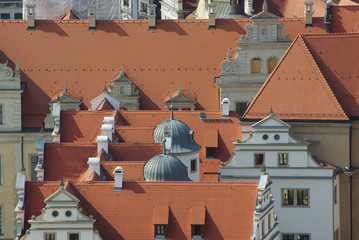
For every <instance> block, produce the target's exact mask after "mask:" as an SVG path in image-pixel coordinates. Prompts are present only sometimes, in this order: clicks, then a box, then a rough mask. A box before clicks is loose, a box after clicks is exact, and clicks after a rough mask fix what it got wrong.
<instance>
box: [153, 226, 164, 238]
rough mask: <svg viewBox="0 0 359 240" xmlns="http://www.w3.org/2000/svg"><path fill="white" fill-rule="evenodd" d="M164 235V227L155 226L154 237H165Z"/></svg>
mask: <svg viewBox="0 0 359 240" xmlns="http://www.w3.org/2000/svg"><path fill="white" fill-rule="evenodd" d="M165 235H166V225H155V236H156V237H160V236H165Z"/></svg>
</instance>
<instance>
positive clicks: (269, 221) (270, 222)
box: [268, 213, 272, 231]
mask: <svg viewBox="0 0 359 240" xmlns="http://www.w3.org/2000/svg"><path fill="white" fill-rule="evenodd" d="M271 217H272V215H271V213H268V231H269V230H270V229H271V228H272V221H271Z"/></svg>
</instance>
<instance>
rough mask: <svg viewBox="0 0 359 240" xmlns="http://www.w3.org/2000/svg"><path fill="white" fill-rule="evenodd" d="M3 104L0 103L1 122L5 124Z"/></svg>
mask: <svg viewBox="0 0 359 240" xmlns="http://www.w3.org/2000/svg"><path fill="white" fill-rule="evenodd" d="M3 112H4V110H3V105H0V124H4V120H3Z"/></svg>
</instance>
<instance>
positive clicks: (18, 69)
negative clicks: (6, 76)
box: [14, 59, 20, 77]
mask: <svg viewBox="0 0 359 240" xmlns="http://www.w3.org/2000/svg"><path fill="white" fill-rule="evenodd" d="M14 73H15V75H14V77H20V68H19V62H18V61H17V59H16V65H15V71H14Z"/></svg>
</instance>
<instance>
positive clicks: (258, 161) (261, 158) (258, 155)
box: [254, 153, 264, 166]
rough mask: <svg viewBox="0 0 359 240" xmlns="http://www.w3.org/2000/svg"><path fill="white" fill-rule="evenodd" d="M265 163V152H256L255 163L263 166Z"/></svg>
mask: <svg viewBox="0 0 359 240" xmlns="http://www.w3.org/2000/svg"><path fill="white" fill-rule="evenodd" d="M263 163H264V154H263V153H255V154H254V165H255V166H262V165H263Z"/></svg>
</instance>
